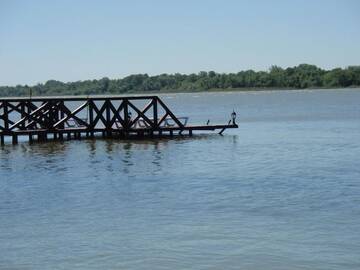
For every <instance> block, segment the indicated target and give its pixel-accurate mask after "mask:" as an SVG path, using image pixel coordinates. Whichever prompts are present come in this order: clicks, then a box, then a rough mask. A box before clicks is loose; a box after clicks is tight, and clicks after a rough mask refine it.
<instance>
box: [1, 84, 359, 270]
mask: <svg viewBox="0 0 360 270" xmlns="http://www.w3.org/2000/svg"><path fill="white" fill-rule="evenodd" d="M163 99H164V101H165V102H166V103H167V104H168V105H169V106H170V107H171V108H173V109H174V110H175V111H176V112H177V113H178V114H180V115H184V113H182V112H183V111H184V110H186V111H187V112H186V114H185V115H187V116H190V117H191V119H192V120H193V122H196V123H199V122H201V121H203V122H206V121H207V119H208V118H210V120H211V122H212V123H215V122H218V123H225V122H227V121H228V118H229V114H230V113H231V111H232V110H233V108H234V109H235V110H236V111H237V113H238V121H239V124H240V127H239V129H237V130H229V131H226V132H225V135H224V136H219V135H216V134H213V135H198V136H194V137H193V138H190V139H189V138H188V139H174V140H149V141H132V142H130V141H117V140H100V139H99V140H94V141H92V140H82V141H70V142H64V143H58V142H56V143H42V144H33V145H29V144H28V143H20V144H19V145H16V146H12V145H6V146H4V147H2V148H1V150H0V269H360V256H359V254H360V162H359V156H360V141H359V138H360V104H359V101H360V91H359V90H331V91H330V90H329V91H321V90H317V91H273V92H258V93H256V92H249V93H209V94H172V95H164V96H163ZM210 106H211V107H210Z"/></svg>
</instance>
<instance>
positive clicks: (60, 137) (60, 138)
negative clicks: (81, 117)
mask: <svg viewBox="0 0 360 270" xmlns="http://www.w3.org/2000/svg"><path fill="white" fill-rule="evenodd" d="M58 135H59V140H61V141H62V140H63V139H64V136H63V134H62V133H61V132H59V134H58Z"/></svg>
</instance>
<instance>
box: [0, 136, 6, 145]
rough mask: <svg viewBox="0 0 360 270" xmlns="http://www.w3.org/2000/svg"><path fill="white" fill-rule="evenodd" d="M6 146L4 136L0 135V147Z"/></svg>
mask: <svg viewBox="0 0 360 270" xmlns="http://www.w3.org/2000/svg"><path fill="white" fill-rule="evenodd" d="M4 144H5V138H4V135H0V145H4Z"/></svg>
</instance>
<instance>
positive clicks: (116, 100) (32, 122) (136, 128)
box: [0, 96, 237, 143]
mask: <svg viewBox="0 0 360 270" xmlns="http://www.w3.org/2000/svg"><path fill="white" fill-rule="evenodd" d="M184 120H185V121H184ZM169 123H171V124H169ZM234 127H237V125H236V124H235V123H233V124H229V125H219V126H208V125H207V126H188V125H187V118H184V117H176V116H175V114H174V113H173V112H172V111H171V110H170V109H169V108H168V107H167V106H166V105H165V103H164V102H163V101H162V100H161V99H160V98H159V97H158V96H132V97H120V96H114V97H110V96H103V97H100V96H94V97H35V98H3V99H0V139H1V143H3V142H4V136H12V139H13V143H16V142H17V136H18V135H29V140H30V141H31V140H32V139H33V136H34V135H35V136H37V137H38V139H39V140H40V139H46V138H47V134H53V137H54V138H59V139H62V138H63V134H67V136H68V138H69V137H70V138H71V136H74V137H75V138H76V137H81V135H82V134H86V135H87V136H94V133H96V132H102V133H103V135H104V136H112V135H113V134H114V133H116V134H118V135H121V136H125V137H126V136H129V135H136V136H144V135H151V136H152V135H153V134H154V132H155V133H158V134H160V135H161V134H162V133H163V132H168V133H169V135H173V132H175V131H177V132H178V133H179V134H182V132H183V131H184V130H187V131H189V135H192V131H193V130H215V129H224V128H234Z"/></svg>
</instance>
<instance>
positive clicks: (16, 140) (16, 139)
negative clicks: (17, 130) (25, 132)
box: [12, 134, 18, 144]
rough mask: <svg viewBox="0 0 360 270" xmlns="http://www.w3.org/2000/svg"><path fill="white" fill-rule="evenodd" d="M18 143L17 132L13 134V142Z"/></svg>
mask: <svg viewBox="0 0 360 270" xmlns="http://www.w3.org/2000/svg"><path fill="white" fill-rule="evenodd" d="M17 143H18V136H17V135H16V134H13V135H12V144H17Z"/></svg>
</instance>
